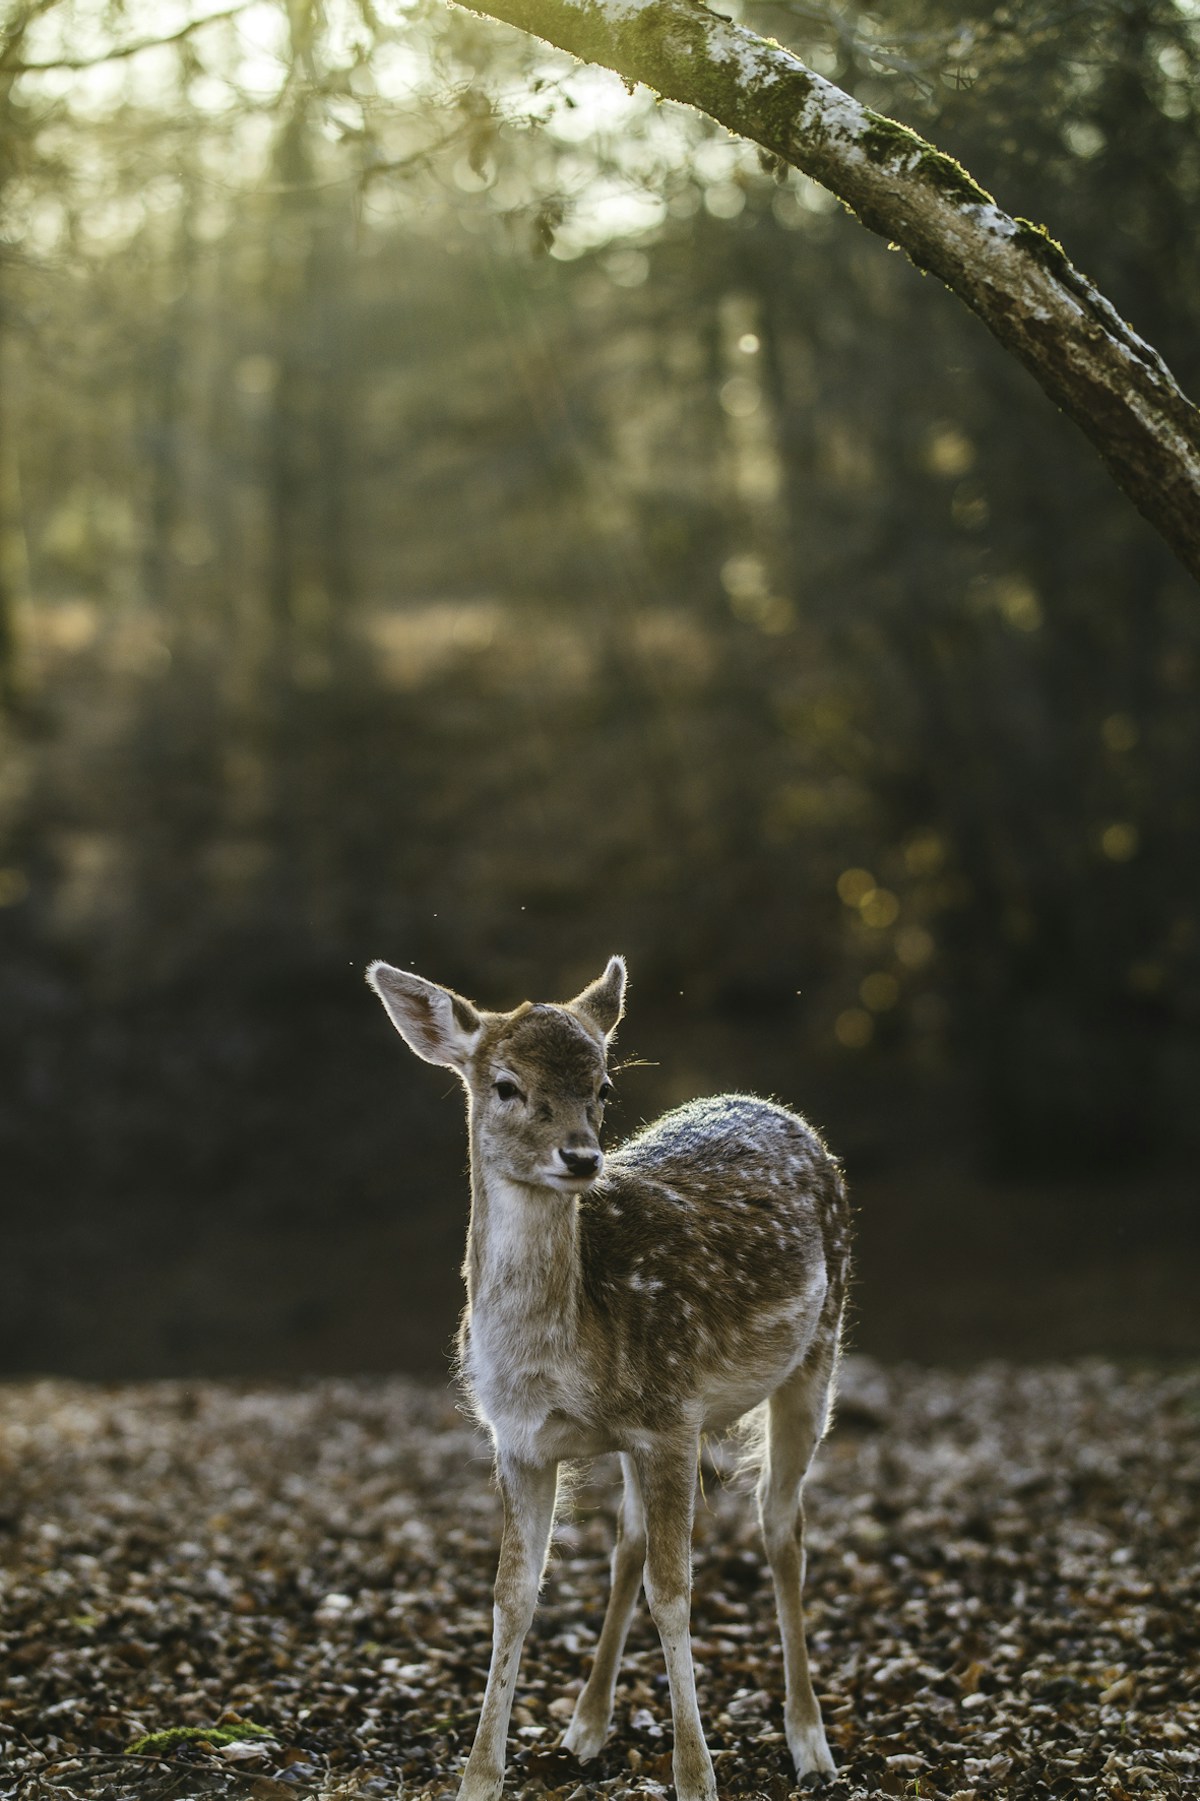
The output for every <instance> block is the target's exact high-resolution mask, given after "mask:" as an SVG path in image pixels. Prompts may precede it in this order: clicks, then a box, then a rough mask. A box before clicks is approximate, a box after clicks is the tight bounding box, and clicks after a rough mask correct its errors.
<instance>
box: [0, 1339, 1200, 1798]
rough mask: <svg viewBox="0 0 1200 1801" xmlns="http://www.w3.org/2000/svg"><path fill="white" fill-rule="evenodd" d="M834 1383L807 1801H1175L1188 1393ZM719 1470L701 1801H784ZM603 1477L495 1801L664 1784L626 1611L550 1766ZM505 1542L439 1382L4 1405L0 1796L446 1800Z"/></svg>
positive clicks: (1187, 1637) (590, 1570)
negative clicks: (617, 1667)
mask: <svg viewBox="0 0 1200 1801" xmlns="http://www.w3.org/2000/svg"><path fill="white" fill-rule="evenodd" d="M842 1392H843V1399H842V1404H841V1408H840V1413H839V1418H838V1422H837V1424H836V1426H835V1429H834V1431H833V1432H832V1434H831V1435H830V1437H829V1439H828V1440H827V1442H826V1444H825V1446H824V1448H823V1449H822V1452H821V1454H820V1457H819V1459H818V1462H817V1465H816V1467H815V1469H814V1472H813V1475H812V1477H811V1480H810V1482H809V1486H808V1491H807V1510H808V1519H809V1530H808V1546H809V1578H808V1595H809V1603H810V1605H809V1635H810V1645H811V1650H812V1655H813V1661H814V1666H815V1675H816V1682H817V1687H818V1691H819V1693H820V1695H821V1698H822V1703H823V1707H824V1711H825V1717H826V1722H827V1725H828V1729H829V1737H830V1741H831V1743H832V1745H833V1746H834V1751H835V1756H836V1757H837V1759H838V1762H839V1765H840V1773H839V1775H838V1777H837V1778H836V1780H835V1781H834V1782H832V1783H831V1784H829V1785H828V1786H827V1787H826V1788H825V1790H824V1794H825V1795H826V1796H827V1797H828V1801H851V1798H852V1797H853V1798H854V1801H865V1798H866V1797H876V1796H880V1795H887V1796H897V1795H905V1796H913V1797H920V1798H923V1801H939V1798H940V1801H951V1798H952V1797H953V1798H955V1801H968V1798H969V1797H970V1798H974V1801H984V1798H985V1797H997V1798H998V1801H1027V1798H1033V1797H1043V1796H1055V1797H1058V1796H1062V1797H1068V1798H1070V1801H1091V1798H1092V1797H1095V1798H1096V1801H1131V1798H1134V1797H1136V1798H1138V1801H1141V1798H1142V1797H1147V1798H1152V1797H1159V1796H1162V1797H1200V1730H1198V1728H1200V1369H1195V1368H1188V1369H1184V1370H1175V1371H1171V1372H1166V1373H1164V1372H1162V1371H1159V1372H1157V1373H1156V1372H1147V1371H1137V1370H1129V1369H1126V1370H1119V1369H1117V1368H1114V1367H1111V1366H1109V1365H1106V1364H1103V1363H1100V1362H1096V1361H1090V1362H1078V1363H1072V1364H1060V1365H1052V1366H1044V1367H1038V1368H1022V1367H1018V1366H1012V1365H1002V1364H997V1363H991V1364H987V1365H983V1366H980V1367H978V1368H976V1369H974V1370H972V1371H967V1372H964V1373H954V1374H947V1373H942V1372H938V1371H930V1370H921V1369H917V1368H915V1367H908V1366H904V1367H887V1366H884V1365H881V1364H877V1363H874V1362H871V1361H870V1360H867V1359H864V1358H857V1357H851V1358H849V1359H848V1360H847V1363H846V1366H845V1373H844V1380H843V1390H842ZM732 1469H733V1462H732V1457H731V1454H730V1453H729V1452H728V1451H727V1450H726V1449H724V1448H723V1447H720V1446H717V1447H715V1448H713V1449H712V1450H711V1452H710V1453H709V1454H708V1455H707V1456H706V1460H705V1467H704V1471H703V1493H702V1496H701V1498H700V1500H699V1503H698V1509H697V1525H696V1551H695V1565H696V1583H695V1602H694V1615H693V1627H694V1635H695V1648H696V1658H697V1663H698V1666H699V1688H700V1698H701V1708H702V1712H703V1716H704V1719H705V1723H706V1728H707V1730H708V1733H709V1740H710V1744H711V1746H712V1748H713V1753H714V1758H715V1761H716V1766H717V1772H718V1783H719V1787H720V1791H721V1794H722V1796H728V1797H730V1798H732V1797H755V1798H761V1801H785V1798H786V1797H787V1796H788V1795H790V1794H791V1793H793V1792H794V1790H795V1782H794V1778H793V1777H792V1775H791V1773H790V1767H789V1764H788V1759H787V1753H786V1746H785V1743H784V1739H783V1733H782V1708H781V1697H782V1687H783V1683H782V1669H781V1659H780V1652H779V1645H778V1637H777V1632H776V1626H775V1620H774V1612H773V1606H772V1602H771V1595H770V1582H769V1577H768V1576H767V1573H766V1570H765V1565H764V1562H763V1558H762V1555H761V1549H760V1546H759V1543H758V1539H757V1536H756V1531H755V1527H754V1521H753V1506H752V1500H751V1497H750V1496H749V1495H748V1494H747V1493H746V1492H744V1490H743V1489H742V1488H741V1487H740V1486H739V1482H738V1480H737V1479H735V1478H734V1477H733V1475H732ZM613 1474H614V1472H613V1471H612V1470H610V1469H609V1467H608V1465H607V1464H602V1465H598V1466H597V1467H596V1469H595V1470H594V1471H593V1472H592V1474H591V1475H590V1477H588V1478H587V1479H586V1480H583V1481H581V1482H580V1483H579V1484H578V1485H577V1486H576V1488H575V1490H574V1492H573V1494H572V1496H571V1497H570V1499H569V1500H568V1502H567V1503H566V1505H565V1506H564V1508H563V1513H562V1518H561V1522H560V1524H559V1526H558V1528H557V1532H556V1540H555V1553H554V1556H553V1559H552V1562H551V1565H550V1569H549V1572H548V1575H547V1580H546V1585H545V1590H544V1595H543V1602H542V1606H541V1607H540V1609H539V1613H538V1616H537V1620H536V1622H535V1625H534V1628H533V1631H532V1633H531V1635H530V1639H529V1641H528V1644H527V1647H526V1653H525V1658H524V1662H523V1665H522V1671H521V1679H520V1683H519V1686H518V1691H517V1707H516V1712H515V1714H514V1720H513V1732H512V1737H511V1740H510V1768H509V1775H508V1783H507V1789H506V1792H507V1793H509V1794H511V1795H522V1796H532V1795H535V1794H536V1795H541V1794H546V1795H548V1796H549V1797H550V1798H551V1801H585V1797H590V1796H592V1795H603V1796H611V1797H613V1801H622V1798H623V1797H625V1796H627V1795H631V1794H633V1793H637V1794H639V1795H646V1796H650V1797H661V1796H663V1795H664V1794H665V1793H666V1791H667V1789H668V1788H669V1786H670V1781H671V1777H670V1743H671V1737H670V1719H669V1708H668V1705H667V1699H666V1689H665V1676H664V1673H663V1664H662V1658H661V1654H660V1651H659V1649H658V1646H657V1643H656V1640H655V1636H654V1633H653V1628H652V1627H651V1625H650V1622H649V1620H648V1618H647V1617H646V1615H645V1611H644V1608H643V1609H642V1610H640V1612H639V1615H638V1617H637V1619H636V1621H635V1624H634V1629H633V1633H632V1635H631V1639H630V1646H629V1653H628V1655H627V1658H626V1662H625V1666H624V1670H623V1675H622V1681H621V1686H620V1689H619V1692H618V1702H617V1714H616V1720H615V1724H614V1731H613V1734H612V1737H611V1739H610V1741H609V1743H608V1744H607V1746H606V1747H605V1749H604V1751H603V1752H602V1753H601V1755H600V1757H599V1759H598V1760H597V1761H596V1762H595V1763H593V1764H591V1765H589V1766H587V1767H586V1769H585V1768H584V1767H581V1766H580V1765H579V1764H577V1763H576V1761H575V1760H574V1759H573V1758H572V1757H571V1756H570V1755H568V1754H567V1753H564V1752H561V1751H559V1750H557V1749H556V1746H557V1743H558V1740H559V1738H560V1736H561V1732H562V1729H563V1727H564V1725H565V1723H566V1719H567V1718H568V1717H569V1714H570V1707H571V1700H572V1697H573V1696H574V1695H575V1694H576V1693H577V1692H578V1689H579V1686H580V1680H581V1676H582V1673H583V1671H584V1669H585V1667H586V1664H587V1659H588V1656H589V1653H590V1651H591V1648H592V1646H593V1644H594V1642H595V1635H596V1632H597V1629H598V1627H599V1623H600V1617H601V1612H602V1608H603V1601H604V1592H605V1588H606V1580H607V1575H606V1559H607V1553H608V1550H609V1549H610V1547H611V1537H612V1527H611V1502H612V1498H613V1483H612V1477H613ZM498 1524H499V1522H498V1506H497V1501H496V1497H495V1495H494V1492H493V1490H492V1487H491V1483H490V1479H489V1462H488V1454H487V1447H486V1444H485V1443H484V1442H483V1440H482V1439H481V1438H480V1436H479V1435H478V1434H477V1433H476V1432H475V1431H474V1430H473V1429H472V1428H471V1427H470V1426H469V1425H468V1424H467V1423H466V1422H465V1421H464V1420H463V1418H462V1417H461V1416H460V1415H459V1414H458V1413H457V1412H456V1411H455V1408H454V1402H453V1397H452V1396H451V1395H450V1394H449V1393H448V1392H447V1391H446V1390H445V1388H444V1387H442V1386H440V1385H437V1384H429V1383H418V1382H415V1381H411V1380H399V1379H395V1380H393V1379H378V1378H371V1379H364V1380H360V1381H344V1380H333V1381H322V1382H317V1383H312V1384H307V1385H289V1386H274V1387H263V1386H256V1387H253V1388H248V1387H245V1386H238V1385H230V1384H218V1383H210V1382H202V1383H177V1382H170V1383H147V1384H133V1385H125V1386H118V1387H91V1386H86V1385H82V1384H75V1383H70V1382H62V1381H34V1382H13V1383H9V1384H6V1385H4V1386H2V1387H0V1663H2V1667H3V1673H4V1680H3V1686H2V1689H0V1797H3V1798H4V1801H18V1798H19V1801H43V1798H45V1801H48V1798H49V1797H50V1796H75V1797H88V1798H92V1797H95V1798H100V1797H103V1798H105V1801H108V1798H110V1797H111V1798H112V1801H124V1798H125V1797H130V1798H133V1797H138V1798H139V1801H140V1798H146V1797H154V1798H155V1801H189V1798H190V1797H193V1796H194V1797H199V1796H206V1797H207V1796H229V1797H234V1796H238V1797H240V1796H246V1797H257V1798H260V1801H269V1798H271V1797H275V1798H277V1801H283V1798H285V1797H289V1796H290V1797H294V1798H297V1801H300V1798H304V1797H314V1798H315V1797H324V1798H332V1797H341V1796H358V1795H362V1796H368V1795H371V1796H374V1795H388V1796H392V1795H396V1794H398V1793H399V1792H400V1791H401V1790H403V1791H404V1792H405V1793H406V1794H408V1795H412V1796H429V1797H434V1796H442V1795H443V1794H447V1795H448V1794H450V1793H452V1791H453V1788H454V1786H455V1782H456V1778H457V1774H458V1771H459V1769H460V1767H461V1763H462V1759H463V1757H464V1755H465V1753H466V1750H467V1748H468V1746H469V1743H470V1739H471V1734H472V1732H473V1729H474V1724H475V1718H476V1713H477V1709H478V1705H479V1701H480V1697H481V1694H482V1686H483V1678H484V1674H485V1669H486V1661H487V1652H488V1642H489V1633H490V1600H489V1591H490V1583H491V1577H492V1573H493V1567H494V1559H495V1553H496V1545H497V1538H498ZM185 1730H186V1731H188V1732H189V1736H186V1737H184V1736H180V1735H181V1732H182V1731H185ZM156 1734H167V1735H172V1734H174V1735H175V1736H174V1737H171V1736H168V1737H167V1738H166V1739H163V1738H158V1739H155V1738H154V1736H153V1735H156ZM148 1736H149V1737H150V1742H149V1743H145V1742H141V1741H145V1740H146V1739H147V1737H148ZM131 1747H137V1749H136V1751H134V1752H133V1753H132V1754H131Z"/></svg>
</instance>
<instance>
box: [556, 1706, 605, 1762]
mask: <svg viewBox="0 0 1200 1801" xmlns="http://www.w3.org/2000/svg"><path fill="white" fill-rule="evenodd" d="M607 1737H608V1721H607V1720H595V1719H590V1718H588V1717H586V1716H585V1717H583V1718H581V1717H580V1715H579V1714H578V1713H576V1715H575V1717H574V1719H573V1720H572V1721H571V1724H570V1725H569V1726H568V1727H567V1730H566V1731H565V1732H564V1733H563V1741H562V1749H563V1750H564V1751H570V1752H571V1753H572V1755H573V1756H575V1757H577V1758H578V1759H579V1761H580V1763H590V1762H591V1760H592V1758H593V1757H595V1755H596V1753H597V1752H598V1751H599V1749H600V1747H601V1745H602V1744H603V1743H604V1741H605V1739H606V1738H607Z"/></svg>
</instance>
